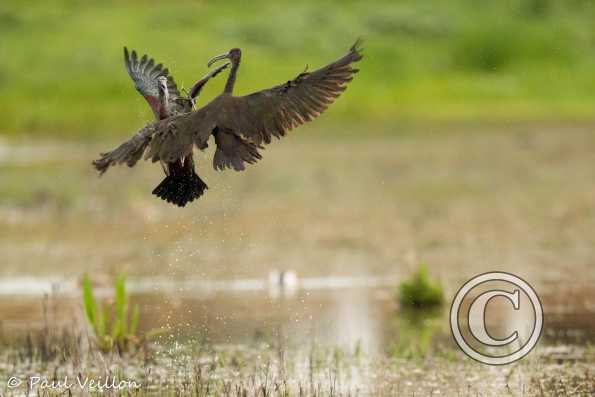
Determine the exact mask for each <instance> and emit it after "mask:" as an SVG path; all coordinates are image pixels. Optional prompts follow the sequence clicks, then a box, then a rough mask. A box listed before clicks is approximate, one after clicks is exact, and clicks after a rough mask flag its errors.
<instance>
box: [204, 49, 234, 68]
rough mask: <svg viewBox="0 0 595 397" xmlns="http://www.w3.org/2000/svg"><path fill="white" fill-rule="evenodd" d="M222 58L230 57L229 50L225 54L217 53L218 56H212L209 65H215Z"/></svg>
mask: <svg viewBox="0 0 595 397" xmlns="http://www.w3.org/2000/svg"><path fill="white" fill-rule="evenodd" d="M222 59H229V52H226V53H225V54H221V55H217V56H216V57H213V58H211V60H210V61H209V63H207V66H208V67H211V65H213V64H214V63H215V62H217V61H220V60H222Z"/></svg>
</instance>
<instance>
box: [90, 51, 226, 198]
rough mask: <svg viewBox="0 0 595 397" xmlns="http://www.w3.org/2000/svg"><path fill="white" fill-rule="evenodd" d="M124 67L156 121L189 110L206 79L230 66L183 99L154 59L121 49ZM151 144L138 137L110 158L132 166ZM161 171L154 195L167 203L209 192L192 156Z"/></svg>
mask: <svg viewBox="0 0 595 397" xmlns="http://www.w3.org/2000/svg"><path fill="white" fill-rule="evenodd" d="M124 64H125V65H126V70H127V71H128V74H129V75H130V77H131V78H132V80H133V81H134V86H135V87H136V90H137V91H138V92H139V93H140V94H141V95H142V96H143V97H144V98H145V99H146V100H147V102H148V103H149V106H151V109H152V110H153V113H154V114H155V118H156V119H157V120H163V119H166V118H168V117H171V116H174V115H179V114H184V113H188V112H190V111H192V109H193V107H194V106H195V101H196V98H197V97H198V95H199V94H200V91H201V90H202V89H203V87H204V86H205V84H206V83H207V82H208V81H209V79H211V78H212V77H215V76H216V75H217V74H219V73H221V71H223V70H224V69H225V68H227V66H229V64H225V65H222V66H220V67H218V68H216V69H214V70H212V71H211V72H209V73H207V74H206V75H205V76H204V77H203V78H202V79H200V80H198V81H197V82H196V83H195V84H194V86H193V87H192V89H191V90H190V93H189V95H188V97H187V98H185V97H182V96H181V95H180V92H179V90H178V87H177V85H176V82H175V81H174V78H173V76H171V75H170V74H169V70H168V69H167V68H165V67H164V66H163V65H162V64H156V62H155V61H154V60H153V58H149V57H148V56H147V55H143V56H142V58H141V59H140V60H139V59H138V55H137V53H136V51H134V50H133V51H132V54H130V53H129V52H128V49H127V48H126V47H124ZM150 141H151V137H150V136H148V135H137V136H135V138H133V139H131V140H130V141H128V142H127V143H126V144H124V145H122V146H120V147H119V148H118V149H117V150H115V151H113V152H111V156H112V158H114V159H117V158H121V157H122V156H128V160H127V161H126V164H127V165H128V166H129V167H132V166H134V165H135V164H136V162H137V161H138V160H139V159H140V157H141V156H142V154H143V152H144V150H145V148H146V146H147V145H148V144H149V142H150ZM205 147H206V146H205ZM205 147H202V148H201V149H204V148H205ZM93 164H94V165H95V168H97V170H98V171H99V172H101V173H104V172H105V171H106V170H107V168H108V167H109V161H107V162H106V161H104V162H102V161H100V160H98V161H96V162H94V163H93ZM163 169H164V171H165V173H166V177H165V179H164V180H163V181H162V182H161V183H160V184H159V186H157V187H156V188H155V189H154V190H153V194H155V195H156V196H157V197H160V198H162V199H163V200H165V201H167V202H170V203H173V204H176V205H178V206H180V207H183V206H185V205H186V204H187V203H188V202H190V201H193V200H194V199H196V198H198V197H200V196H202V194H203V193H204V191H205V190H206V189H208V186H207V185H206V184H205V183H204V182H203V181H202V179H200V177H199V176H198V175H197V174H196V172H195V168H194V159H193V158H192V153H190V154H189V155H187V156H184V157H181V158H178V159H176V160H174V161H170V162H163Z"/></svg>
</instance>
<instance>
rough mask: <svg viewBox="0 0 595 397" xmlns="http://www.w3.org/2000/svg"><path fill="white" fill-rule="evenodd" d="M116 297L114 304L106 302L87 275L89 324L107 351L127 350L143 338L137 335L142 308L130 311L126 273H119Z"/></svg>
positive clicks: (85, 279)
mask: <svg viewBox="0 0 595 397" xmlns="http://www.w3.org/2000/svg"><path fill="white" fill-rule="evenodd" d="M114 290H115V299H114V303H113V304H112V305H103V304H102V303H101V302H99V301H98V300H97V299H96V298H95V295H94V293H93V284H92V282H91V279H90V278H89V276H88V275H87V274H85V276H84V277H83V303H84V308H85V315H86V318H87V321H88V322H89V326H90V327H91V328H92V329H93V332H94V333H95V337H96V342H97V347H98V348H99V349H100V350H101V351H104V352H110V351H112V350H114V349H117V351H118V352H125V351H128V350H130V348H132V347H134V346H138V345H139V343H140V342H141V340H142V339H143V338H141V337H140V336H138V335H137V330H138V322H139V307H138V305H134V306H133V307H132V310H130V301H129V296H128V294H127V293H126V276H125V275H123V274H120V275H118V277H116V280H115V282H114Z"/></svg>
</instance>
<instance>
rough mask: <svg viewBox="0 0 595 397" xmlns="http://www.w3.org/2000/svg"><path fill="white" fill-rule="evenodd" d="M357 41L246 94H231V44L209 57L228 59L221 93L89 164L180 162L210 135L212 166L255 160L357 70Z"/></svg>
mask: <svg viewBox="0 0 595 397" xmlns="http://www.w3.org/2000/svg"><path fill="white" fill-rule="evenodd" d="M358 45H359V42H357V43H356V44H355V45H353V46H352V47H351V49H350V51H349V52H348V53H347V55H345V56H343V57H342V58H340V59H338V60H337V61H335V62H333V63H331V64H329V65H327V66H325V67H322V68H320V69H318V70H315V71H313V72H303V73H301V74H299V75H298V76H297V77H296V78H294V79H293V80H290V81H288V82H287V83H284V84H281V85H278V86H276V87H273V88H270V89H266V90H262V91H257V92H255V93H253V94H250V95H246V96H234V95H233V88H234V84H235V80H236V76H237V71H238V69H239V65H240V60H241V51H240V50H239V49H237V48H234V49H231V50H230V51H229V52H227V53H226V54H223V55H220V56H217V57H215V58H213V59H212V60H211V61H210V62H209V66H211V64H212V63H214V62H215V61H218V60H222V59H229V61H230V62H231V68H230V72H229V76H228V79H227V82H226V85H225V89H224V91H223V93H221V94H220V95H219V96H217V97H216V98H214V99H213V100H212V101H211V102H210V103H208V104H207V105H205V106H203V107H201V108H200V109H198V110H195V111H191V112H181V113H176V114H172V115H171V116H170V117H167V118H164V119H160V120H159V121H157V122H155V123H151V124H149V125H147V126H145V127H144V128H143V129H141V130H140V131H139V132H138V133H137V134H136V135H134V136H133V137H132V138H131V139H130V140H129V141H127V142H125V143H123V144H122V145H120V146H119V147H118V148H116V149H115V150H113V151H111V152H109V153H105V154H103V155H102V156H101V158H100V159H98V160H96V161H95V162H94V165H95V168H96V169H97V170H98V171H100V172H101V173H103V172H105V171H106V170H107V169H108V168H109V167H110V166H111V165H115V164H121V163H126V164H127V165H128V166H130V167H132V166H134V165H135V164H136V162H137V161H138V160H139V159H140V158H141V157H142V156H143V154H144V158H145V159H151V161H153V162H157V161H160V162H162V163H167V164H172V163H175V162H177V161H182V164H184V161H185V159H186V158H188V157H189V156H192V153H193V150H194V148H195V147H196V148H199V149H202V148H204V147H206V145H207V141H208V140H209V138H210V136H211V135H213V136H214V138H215V143H216V145H217V149H216V151H215V156H214V159H213V167H214V168H215V169H216V170H224V169H226V168H233V169H235V170H236V171H241V170H243V169H245V163H249V164H252V163H255V162H257V161H258V160H260V159H261V155H260V153H259V152H258V150H259V149H262V148H263V146H262V145H263V144H269V143H270V142H271V138H272V137H273V136H274V137H277V138H281V137H282V136H284V135H285V134H286V133H287V132H288V131H289V130H291V129H293V128H295V127H297V126H299V125H301V124H303V123H305V122H307V121H311V120H313V119H314V118H316V117H318V116H319V115H320V114H321V113H322V112H324V111H325V110H326V109H327V108H328V106H329V105H330V104H331V103H333V102H334V100H335V99H336V98H337V97H338V96H339V95H340V94H341V93H342V92H343V91H344V90H345V89H346V85H347V83H349V82H350V81H351V80H352V79H353V75H354V74H355V73H357V72H358V70H357V69H354V68H353V67H352V64H353V63H354V62H357V61H359V60H360V59H361V58H362V54H361V49H360V48H359V46H358ZM167 83H168V84H166V85H167V87H168V88H169V86H170V84H169V81H168V82H167ZM149 103H150V102H149ZM190 158H191V157H190ZM178 205H179V204H178Z"/></svg>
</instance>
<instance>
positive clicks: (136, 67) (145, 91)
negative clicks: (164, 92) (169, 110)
mask: <svg viewBox="0 0 595 397" xmlns="http://www.w3.org/2000/svg"><path fill="white" fill-rule="evenodd" d="M124 64H125V65H126V70H127V71H128V74H129V75H130V77H131V78H132V81H134V86H135V87H136V90H137V91H138V92H139V93H140V94H141V95H142V96H143V97H144V98H145V99H146V100H147V102H148V103H149V105H150V106H151V109H153V113H155V115H156V116H157V117H159V116H158V115H159V108H158V106H159V100H158V98H159V89H158V88H157V77H159V76H165V77H167V88H168V90H169V94H170V98H172V99H173V98H177V97H179V96H180V91H179V90H178V86H177V85H176V82H175V81H174V78H173V76H171V75H170V74H169V70H168V69H167V68H166V67H164V66H163V64H161V63H160V64H156V62H155V60H154V59H153V58H149V56H148V55H146V54H145V55H143V56H142V57H141V58H140V59H138V54H137V53H136V51H135V50H132V52H131V53H129V52H128V48H126V47H124Z"/></svg>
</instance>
